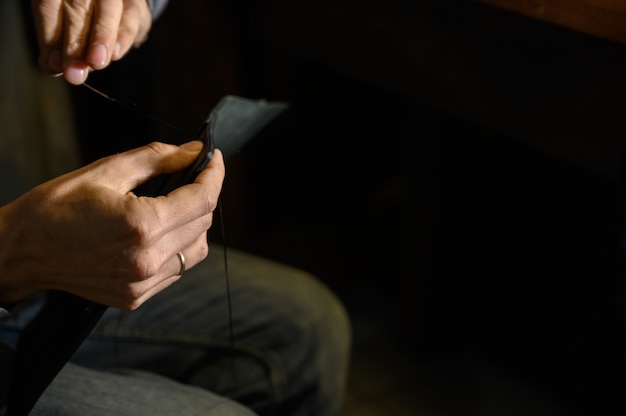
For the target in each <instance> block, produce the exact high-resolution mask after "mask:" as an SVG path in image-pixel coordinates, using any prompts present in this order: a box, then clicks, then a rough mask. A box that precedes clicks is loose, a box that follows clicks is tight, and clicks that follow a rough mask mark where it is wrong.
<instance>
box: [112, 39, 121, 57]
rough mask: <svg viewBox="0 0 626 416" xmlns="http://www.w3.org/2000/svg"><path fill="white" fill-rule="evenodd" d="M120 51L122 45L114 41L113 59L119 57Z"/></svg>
mask: <svg viewBox="0 0 626 416" xmlns="http://www.w3.org/2000/svg"><path fill="white" fill-rule="evenodd" d="M121 52H122V45H121V44H120V43H119V42H116V43H115V49H113V59H120V58H121V56H120V53H121Z"/></svg>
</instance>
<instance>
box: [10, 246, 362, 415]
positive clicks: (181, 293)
mask: <svg viewBox="0 0 626 416" xmlns="http://www.w3.org/2000/svg"><path fill="white" fill-rule="evenodd" d="M228 253H229V254H228V255H229V265H230V277H231V289H232V305H233V314H234V315H233V316H234V318H233V324H234V326H233V329H234V344H233V347H234V348H231V344H230V333H229V320H228V305H227V299H226V289H225V287H226V283H225V280H224V275H223V267H224V264H223V253H222V248H221V247H220V246H217V245H211V252H210V254H209V257H208V258H207V259H206V260H205V261H204V262H202V263H200V264H199V265H198V266H196V267H194V268H193V269H191V270H189V271H187V272H186V273H185V275H184V277H183V278H182V279H181V280H180V281H178V282H177V283H175V284H174V285H173V286H171V287H170V288H168V289H167V290H165V291H163V292H161V293H160V294H158V295H156V296H155V297H154V298H152V299H150V300H149V301H148V302H146V303H145V304H144V305H142V306H141V307H140V308H139V309H137V310H136V311H132V312H125V311H120V310H116V309H110V310H108V311H107V312H106V313H105V315H104V317H103V318H102V320H101V321H100V323H99V324H98V326H97V327H96V329H95V331H94V333H93V334H92V336H90V337H89V338H88V339H87V340H86V342H85V343H84V344H83V346H82V347H81V348H80V350H79V351H78V352H77V353H76V354H75V356H74V357H73V359H72V360H71V361H72V362H71V363H70V364H68V365H67V366H66V367H65V368H64V369H63V370H61V372H60V373H59V375H58V376H57V378H56V379H55V380H54V381H53V382H52V384H51V385H50V387H49V388H48V390H47V391H46V392H45V393H44V395H43V396H42V398H41V399H40V400H39V402H38V403H37V405H36V406H35V409H34V411H33V414H35V415H44V414H55V415H68V416H69V415H84V414H90V415H94V416H100V415H103V416H104V415H129V416H130V415H146V414H150V415H171V414H173V413H174V414H185V415H195V414H203V415H214V414H215V415H222V414H229V415H230V414H233V415H247V414H250V410H248V409H253V410H254V411H255V412H258V413H259V414H275V415H333V414H337V412H338V411H339V407H340V403H341V400H342V395H343V386H344V384H345V377H346V367H347V364H348V360H349V349H350V324H349V320H348V316H347V314H346V312H345V310H344V308H343V306H342V305H341V303H340V302H339V301H338V300H337V298H336V297H335V296H334V295H333V294H332V293H331V292H330V291H329V290H328V289H327V288H326V287H325V286H323V285H322V284H320V282H318V281H317V280H316V279H315V278H313V277H312V276H310V275H308V274H307V273H305V272H303V271H301V270H298V269H295V268H292V267H289V266H285V265H283V264H279V263H275V262H272V261H269V260H267V259H264V258H260V257H256V256H253V255H250V254H247V253H243V252H240V251H236V250H232V249H231V250H229V252H228ZM36 307H37V305H36V304H35V305H32V306H30V307H29V310H26V311H22V312H18V313H16V314H14V315H12V316H11V317H10V318H8V319H5V320H3V321H2V323H1V325H0V340H3V341H5V342H7V343H13V342H15V339H16V336H17V335H18V333H19V329H20V328H21V327H22V326H23V325H24V324H25V323H26V322H27V321H28V319H29V317H30V316H32V315H33V312H34V310H35V309H36ZM233 369H234V373H233V371H232V370H233ZM89 380H91V381H89ZM70 386H71V388H70ZM225 397H228V398H229V399H230V400H227V399H225ZM231 400H232V401H231ZM235 402H239V403H242V404H245V406H246V408H247V409H246V408H244V407H242V406H241V405H240V404H236V403H235ZM181 403H184V404H185V406H186V407H184V408H182V407H181V408H180V409H179V410H177V411H175V412H172V408H173V407H177V406H181ZM181 409H184V411H181ZM212 412H213V413H212ZM229 412H230V413H229ZM0 414H2V412H0Z"/></svg>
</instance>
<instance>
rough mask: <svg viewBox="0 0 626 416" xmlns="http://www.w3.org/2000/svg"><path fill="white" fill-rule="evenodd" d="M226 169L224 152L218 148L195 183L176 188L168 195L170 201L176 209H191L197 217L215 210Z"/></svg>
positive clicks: (192, 213)
mask: <svg viewBox="0 0 626 416" xmlns="http://www.w3.org/2000/svg"><path fill="white" fill-rule="evenodd" d="M225 170H226V168H225V166H224V158H223V156H222V152H220V151H219V150H217V149H216V150H215V152H214V154H213V159H212V160H211V162H210V163H209V164H208V165H207V167H206V168H205V169H204V170H203V171H202V172H200V174H199V175H198V177H197V178H196V180H195V181H194V183H191V184H188V185H184V186H181V187H179V188H176V189H174V190H173V191H172V192H170V193H169V194H168V195H167V197H166V198H167V200H168V202H169V203H170V204H171V206H172V207H173V208H174V209H175V210H178V209H180V210H187V211H190V214H191V215H192V216H195V218H198V217H201V216H203V215H206V214H208V213H211V212H213V211H214V210H215V208H216V206H217V201H218V199H219V196H220V193H221V191H222V184H223V182H224V175H225Z"/></svg>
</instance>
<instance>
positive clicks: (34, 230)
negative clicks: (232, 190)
mask: <svg viewBox="0 0 626 416" xmlns="http://www.w3.org/2000/svg"><path fill="white" fill-rule="evenodd" d="M200 148H201V143H200V142H198V141H194V142H190V143H188V144H185V145H181V146H174V145H168V144H164V143H152V144H150V145H148V146H144V147H141V148H138V149H135V150H131V151H128V152H125V153H121V154H117V155H114V156H110V157H107V158H104V159H101V160H99V161H96V162H94V163H92V164H90V165H88V166H85V167H84V168H81V169H79V170H76V171H74V172H70V173H68V174H66V175H63V176H61V177H58V178H56V179H53V180H51V181H49V182H46V183H44V184H42V185H39V186H38V187H35V188H33V189H32V190H31V191H29V192H27V193H26V194H24V195H23V196H21V197H20V198H18V199H16V200H15V201H13V202H11V203H10V204H8V205H6V206H4V207H2V208H0V236H1V238H0V270H2V274H1V275H0V302H5V303H12V302H16V301H19V300H21V299H23V298H25V297H27V296H29V295H31V294H34V293H36V292H39V291H42V290H61V291H66V292H70V293H73V294H75V295H78V296H80V297H82V298H85V299H88V300H91V301H93V302H96V303H100V304H104V305H109V306H114V307H118V308H123V309H136V308H137V307H139V306H140V305H141V304H142V303H143V302H145V301H146V300H147V299H149V298H150V297H151V296H153V295H154V294H156V293H158V292H160V291H161V290H163V289H165V288H166V287H167V286H169V285H171V284H172V283H174V282H175V281H176V280H178V278H179V277H180V276H178V275H177V274H178V271H179V270H180V262H179V259H178V257H177V256H176V253H178V252H183V253H184V256H185V259H186V266H187V268H191V267H193V266H194V265H195V264H197V263H198V262H200V261H201V260H202V259H204V258H205V257H206V255H207V254H208V244H207V241H206V231H207V230H208V229H209V228H210V226H211V224H212V220H213V216H212V212H213V210H214V209H215V207H216V204H217V200H218V197H219V193H220V191H221V186H222V181H223V179H224V163H223V159H222V155H221V153H220V152H219V151H217V150H216V151H215V155H214V157H213V160H212V162H211V163H210V164H209V165H208V166H207V167H206V168H205V169H204V170H203V171H202V172H201V173H200V174H199V175H198V177H197V178H196V180H195V182H194V183H192V184H189V185H185V186H181V187H180V188H177V189H175V190H174V191H172V192H171V193H169V194H168V195H165V196H160V197H156V198H152V197H137V196H136V195H135V194H134V193H133V192H132V190H133V189H135V188H136V187H137V186H138V185H140V184H142V183H144V182H146V181H148V180H149V179H151V178H153V177H155V176H157V175H159V174H161V173H171V172H174V171H178V170H181V169H183V168H185V167H187V166H189V165H190V164H191V163H192V162H193V161H194V160H195V158H196V157H197V156H198V154H199V151H200Z"/></svg>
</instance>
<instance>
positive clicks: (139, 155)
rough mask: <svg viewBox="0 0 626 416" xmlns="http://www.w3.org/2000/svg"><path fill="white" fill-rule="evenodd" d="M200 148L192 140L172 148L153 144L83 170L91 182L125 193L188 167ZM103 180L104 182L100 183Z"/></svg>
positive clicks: (199, 144) (101, 161) (171, 146)
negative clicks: (90, 177)
mask: <svg viewBox="0 0 626 416" xmlns="http://www.w3.org/2000/svg"><path fill="white" fill-rule="evenodd" d="M201 149H202V142H200V141H197V140H194V141H191V142H189V143H186V144H183V145H180V146H176V145H172V144H166V143H161V142H153V143H150V144H148V145H146V146H143V147H139V148H137V149H133V150H129V151H127V152H124V153H120V154H117V155H114V156H109V157H107V158H104V159H100V160H99V161H97V162H95V163H94V164H95V169H94V165H90V166H89V167H88V168H89V169H87V168H85V169H84V170H86V171H87V174H90V175H92V180H94V181H96V182H97V183H102V184H104V185H106V186H108V187H109V188H112V189H114V190H116V191H117V192H120V193H123V194H127V193H129V192H130V191H132V190H133V189H135V188H137V187H138V186H139V185H141V184H143V183H145V182H147V181H148V180H149V179H151V178H154V177H156V176H158V175H160V174H162V173H172V172H176V171H178V170H181V169H184V168H185V167H187V166H189V165H190V164H191V163H192V162H193V161H194V160H195V158H196V157H198V154H199V153H200V150H201ZM105 180H106V183H103V181H105Z"/></svg>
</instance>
